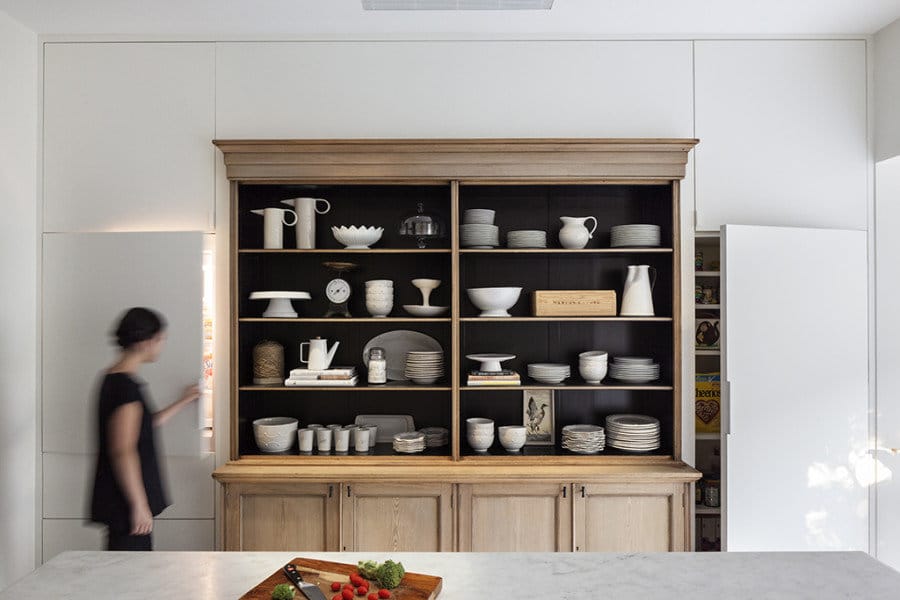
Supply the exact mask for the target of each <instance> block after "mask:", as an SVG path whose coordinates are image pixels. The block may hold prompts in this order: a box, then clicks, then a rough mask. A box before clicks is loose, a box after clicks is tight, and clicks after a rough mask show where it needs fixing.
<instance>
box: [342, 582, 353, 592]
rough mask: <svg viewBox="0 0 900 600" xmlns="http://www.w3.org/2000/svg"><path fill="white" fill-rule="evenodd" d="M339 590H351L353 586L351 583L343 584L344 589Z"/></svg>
mask: <svg viewBox="0 0 900 600" xmlns="http://www.w3.org/2000/svg"><path fill="white" fill-rule="evenodd" d="M341 589H342V590H352V589H353V584H352V583H345V584H344V587H343V588H341Z"/></svg>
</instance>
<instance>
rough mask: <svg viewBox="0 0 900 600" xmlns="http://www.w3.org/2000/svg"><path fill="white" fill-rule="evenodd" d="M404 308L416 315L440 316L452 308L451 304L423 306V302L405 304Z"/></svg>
mask: <svg viewBox="0 0 900 600" xmlns="http://www.w3.org/2000/svg"><path fill="white" fill-rule="evenodd" d="M403 310H405V311H406V312H408V313H409V314H411V315H412V316H414V317H439V316H441V315H442V314H444V313H446V312H447V311H448V310H450V307H449V306H423V305H421V304H404V305H403Z"/></svg>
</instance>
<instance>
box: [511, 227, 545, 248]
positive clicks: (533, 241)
mask: <svg viewBox="0 0 900 600" xmlns="http://www.w3.org/2000/svg"><path fill="white" fill-rule="evenodd" d="M506 246H507V247H508V248H546V247H547V232H546V231H541V230H539V229H522V230H519V231H510V232H509V233H507V234H506Z"/></svg>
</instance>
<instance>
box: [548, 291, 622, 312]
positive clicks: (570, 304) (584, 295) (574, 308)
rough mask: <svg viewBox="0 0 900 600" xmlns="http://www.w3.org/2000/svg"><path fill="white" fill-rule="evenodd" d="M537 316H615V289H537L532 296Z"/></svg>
mask: <svg viewBox="0 0 900 600" xmlns="http://www.w3.org/2000/svg"><path fill="white" fill-rule="evenodd" d="M532 306H533V309H534V311H533V312H534V316H536V317H614V316H616V292H615V290H537V291H535V292H534V296H533V297H532Z"/></svg>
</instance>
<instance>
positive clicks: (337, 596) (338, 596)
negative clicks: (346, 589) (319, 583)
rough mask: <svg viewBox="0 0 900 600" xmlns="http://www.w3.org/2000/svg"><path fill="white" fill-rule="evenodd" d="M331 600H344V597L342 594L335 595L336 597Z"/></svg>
mask: <svg viewBox="0 0 900 600" xmlns="http://www.w3.org/2000/svg"><path fill="white" fill-rule="evenodd" d="M331 600H344V597H343V596H341V595H340V594H335V595H334V596H332V597H331Z"/></svg>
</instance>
